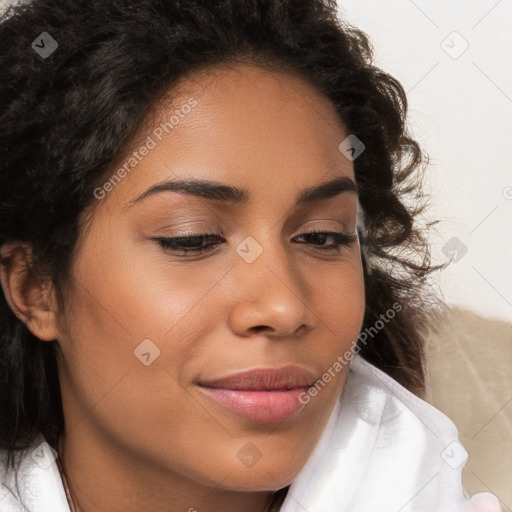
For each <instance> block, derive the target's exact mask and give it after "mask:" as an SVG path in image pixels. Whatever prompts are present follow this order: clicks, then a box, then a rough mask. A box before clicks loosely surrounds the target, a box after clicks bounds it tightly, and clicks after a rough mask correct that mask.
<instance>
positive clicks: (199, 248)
mask: <svg viewBox="0 0 512 512" xmlns="http://www.w3.org/2000/svg"><path fill="white" fill-rule="evenodd" d="M305 238H308V239H310V240H312V243H309V244H308V245H314V246H317V247H316V248H317V249H318V250H320V251H331V252H338V253H339V252H341V250H342V248H343V247H344V246H349V245H352V244H353V243H355V242H356V241H357V235H354V234H348V233H338V232H335V231H321V230H313V231H310V232H309V233H304V234H303V235H299V236H297V237H295V240H297V239H305ZM329 238H331V239H332V240H333V241H334V242H333V243H331V244H330V245H329V246H325V241H326V240H327V239H329ZM154 240H155V241H156V242H158V243H159V244H160V246H161V247H162V248H163V249H164V250H166V251H171V252H177V253H181V254H190V253H193V254H203V253H207V252H210V251H212V250H213V249H214V248H215V247H216V246H217V245H219V244H220V243H223V242H225V241H226V239H225V238H224V237H223V236H222V235H221V234H219V233H202V234H200V233H198V234H191V235H187V236H179V237H172V238H169V237H157V238H154ZM208 242H209V243H208ZM306 243H307V242H306Z"/></svg>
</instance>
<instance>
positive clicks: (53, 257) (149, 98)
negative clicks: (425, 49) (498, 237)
mask: <svg viewBox="0 0 512 512" xmlns="http://www.w3.org/2000/svg"><path fill="white" fill-rule="evenodd" d="M42 32H47V33H49V34H50V35H51V36H52V37H53V38H54V39H55V40H56V41H57V42H58V48H57V50H56V51H54V52H53V53H52V54H51V55H50V56H48V57H47V58H42V57H41V56H40V55H38V53H36V51H34V49H33V48H31V43H32V41H34V40H35V38H37V37H38V35H39V34H41V33H42ZM0 39H1V40H2V47H1V49H0V69H1V70H2V73H3V75H4V78H3V80H2V81H1V84H0V98H1V99H0V246H1V245H3V244H5V243H7V242H9V241H25V242H27V243H29V244H30V245H31V247H32V248H33V262H32V263H33V269H34V271H38V272H42V273H44V274H45V275H47V276H50V277H51V279H52V280H53V282H54V283H55V284H56V286H57V290H60V291H62V290H63V286H64V284H65V283H66V279H67V278H68V277H69V270H70V264H71V262H72V258H73V254H74V250H75V248H76V241H77V238H78V235H79V232H80V226H81V224H80V221H81V214H82V213H83V212H84V210H85V209H86V207H87V206H88V205H90V204H91V202H92V201H94V196H93V189H94V187H95V186H96V184H97V183H98V182H101V181H102V179H103V178H104V176H106V171H107V170H108V169H109V168H110V166H111V164H112V162H114V161H115V160H116V159H117V158H118V157H119V155H120V154H121V153H122V151H123V150H124V148H126V147H128V146H129V144H130V142H131V141H132V140H133V137H134V136H136V134H137V132H138V130H139V129H140V128H141V126H143V124H144V122H145V120H146V119H147V117H148V115H149V112H150V111H151V110H152V109H153V108H154V106H155V103H156V102H157V99H159V98H161V97H162V95H163V94H164V93H165V92H166V91H171V93H172V87H173V85H174V84H175V83H176V82H177V81H178V79H180V78H182V77H183V76H184V75H185V74H189V73H191V72H193V71H196V70H199V69H204V68H207V67H212V66H214V67H222V66H225V65H230V64H233V63H249V64H255V65H257V66H260V67H261V68H264V69H274V70H276V69H277V70H280V71H282V72H290V73H294V74H297V75H299V76H301V77H302V78H303V79H305V80H307V81H308V82H309V83H311V84H312V85H313V86H315V87H316V88H317V89H318V90H319V91H321V92H322V93H323V94H324V95H325V96H326V97H327V98H329V99H330V101H331V102H332V104H333V105H334V106H335V107H336V109H337V112H338V113H339V116H340V118H341V120H342V121H343V123H344V124H345V126H346V128H347V130H348V133H350V134H354V135H356V136H357V137H358V138H359V139H360V140H361V141H363V143H364V144H365V146H366V148H365V151H364V152H363V153H362V154H361V155H360V156H359V157H358V158H357V159H356V160H354V162H353V163H354V172H355V178H356V183H357V188H358V196H359V202H360V205H361V208H362V213H363V221H364V222H363V224H362V225H360V226H359V234H360V239H361V244H362V256H363V266H364V276H365V293H366V312H365V317H364V322H363V329H370V328H371V327H372V326H374V324H375V323H376V322H378V321H379V318H380V317H381V315H382V313H384V312H385V311H386V310H389V308H390V307H391V305H392V304H395V303H399V304H400V305H401V306H402V307H401V309H400V311H397V312H396V315H395V316H394V317H393V318H392V319H391V320H389V321H388V322H386V323H385V324H384V326H383V328H381V329H379V330H378V332H376V333H375V334H372V336H371V339H369V340H368V341H367V342H366V343H365V344H364V345H360V346H359V349H360V354H361V355H362V357H364V358H365V359H366V360H367V361H369V362H370V363H372V364H374V365H375V366H377V367H378V368H380V369H382V370H383V371H384V372H386V373H388V374H389V375H390V376H392V377H393V378H394V379H396V380H397V381H398V382H399V383H401V384H402V385H404V386H405V387H406V388H408V389H410V390H411V391H413V392H415V393H416V394H418V395H421V394H422V393H423V391H424V376H425V368H424V362H423V361H424V357H423V336H422V331H423V329H424V327H425V326H426V320H427V316H428V312H429V310H431V309H432V308H434V307H435V304H436V300H437V298H436V297H435V296H434V294H433V292H432V290H431V287H430V285H429V282H428V279H427V278H428V275H429V274H430V273H431V272H432V271H433V270H434V269H437V268H438V267H434V266H432V265H431V262H430V250H429V246H428V244H427V240H426V235H425V231H424V230H425V228H426V227H428V226H429V224H425V225H422V226H420V225H419V224H418V221H419V220H421V217H422V216H421V213H422V211H423V209H424V208H425V206H426V200H425V195H424V193H422V179H421V178H422V175H423V171H424V169H425V167H426V164H427V162H426V158H425V157H424V156H423V154H422V151H421V149H420V146H419V145H418V143H417V142H416V141H415V140H413V139H412V138H411V136H410V135H409V133H408V131H407V126H406V115H407V99H406V94H405V91H404V89H403V87H402V86H401V85H400V83H399V82H398V81H397V80H396V79H395V78H393V77H392V76H390V75H389V74H387V73H385V72H384V71H382V70H381V69H379V68H378V67H376V66H375V65H374V64H373V55H372V47H371V44H370V42H369V39H368V37H367V36H366V35H365V34H364V33H363V32H361V31H360V30H358V29H356V28H354V27H352V26H350V25H349V24H348V23H346V22H345V21H344V20H343V19H341V18H340V17H339V14H338V8H337V6H336V3H335V2H334V1H332V0H323V1H322V0H109V1H108V2H105V1H104V0H33V1H32V2H29V3H24V4H18V5H14V6H11V7H10V8H9V9H8V10H7V12H6V13H5V14H4V15H3V19H2V22H1V25H0ZM340 142H341V141H340ZM2 264H4V265H9V261H8V259H4V260H3V261H2ZM59 293H60V292H59ZM62 299H63V297H62ZM62 299H61V300H62ZM381 323H382V322H381ZM374 330H376V329H374ZM0 347H1V351H2V358H1V368H0V370H1V380H2V381H3V383H4V384H3V385H2V388H1V391H0V414H1V421H0V447H1V448H2V449H5V450H7V452H8V453H9V462H8V464H12V461H13V458H12V457H11V456H12V455H13V454H14V453H15V452H19V451H20V450H23V449H26V448H27V447H28V445H29V444H30V443H31V442H32V441H33V439H34V437H35V435H36V434H37V433H38V432H41V433H42V434H43V435H44V436H45V438H46V440H47V441H48V442H49V443H50V445H52V446H56V445H57V441H58V438H59V436H60V434H61V433H62V431H63V428H64V421H63V411H62V403H61V396H60V388H59V381H58V364H57V359H56V354H57V351H58V350H59V344H58V341H57V340H54V341H53V342H50V343H48V342H45V343H42V342H41V341H40V340H38V339H37V338H36V337H35V336H34V335H33V334H31V332H30V331H29V330H28V329H27V327H26V326H25V324H24V323H23V322H21V321H20V319H18V317H17V316H16V315H15V314H14V313H13V311H12V310H11V309H10V308H9V306H8V303H7V301H6V299H5V297H4V296H3V295H1V296H0ZM284 495H285V492H278V493H276V494H275V496H274V504H273V507H274V508H273V510H278V507H279V503H280V502H281V501H282V500H283V499H284Z"/></svg>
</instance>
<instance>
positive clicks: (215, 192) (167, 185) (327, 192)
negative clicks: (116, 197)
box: [126, 176, 357, 209]
mask: <svg viewBox="0 0 512 512" xmlns="http://www.w3.org/2000/svg"><path fill="white" fill-rule="evenodd" d="M160 192H179V193H182V194H187V195H190V196H195V197H201V198H203V199H209V200H214V201H222V202H224V203H230V204H245V203H247V202H248V201H249V193H248V191H247V190H246V189H243V188H238V187H234V186H229V185H224V184H222V183H218V182H215V181H208V180H200V179H192V178H189V179H185V180H172V181H164V182H162V183H157V184H156V185H153V186H152V187H150V188H148V189H147V190H146V191H145V192H143V193H142V194H141V195H139V196H138V197H137V198H135V199H134V200H132V201H130V203H128V205H127V206H126V209H127V208H130V207H131V206H133V205H134V204H135V203H139V202H141V201H143V200H144V199H146V198H147V197H149V196H152V195H155V194H158V193H160ZM344 192H349V193H352V194H357V186H356V184H355V182H354V181H353V180H352V179H350V178H348V177H346V176H340V177H337V178H334V179H332V180H330V181H326V182H324V183H320V184H319V185H315V186H314V187H309V188H305V189H303V190H301V191H300V192H299V194H298V196H297V199H296V202H295V207H298V206H304V205H306V204H310V203H313V202H316V201H320V200H322V199H328V198H330V197H334V196H337V195H339V194H342V193H344Z"/></svg>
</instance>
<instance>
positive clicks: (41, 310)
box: [0, 242, 57, 341]
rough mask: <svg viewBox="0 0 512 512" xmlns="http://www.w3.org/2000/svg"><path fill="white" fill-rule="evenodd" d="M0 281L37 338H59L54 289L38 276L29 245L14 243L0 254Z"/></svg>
mask: <svg viewBox="0 0 512 512" xmlns="http://www.w3.org/2000/svg"><path fill="white" fill-rule="evenodd" d="M0 256H1V259H0V279H1V283H2V288H3V291H4V294H5V298H6V300H7V302H8V304H9V306H10V308H11V309H12V311H13V312H14V314H15V315H16V316H17V317H18V318H19V319H20V320H21V321H22V322H23V323H24V324H25V325H26V326H27V328H28V329H29V330H30V331H31V332H32V334H34V336H36V337H37V338H39V339H41V340H44V341H52V340H54V339H56V338H57V316H56V306H57V303H56V300H55V294H54V288H53V285H52V283H51V282H50V280H49V278H44V277H42V276H41V275H38V273H37V272H36V269H35V268H34V265H33V258H32V249H31V246H30V244H27V243H24V242H12V243H9V244H5V245H3V246H2V248H1V250H0Z"/></svg>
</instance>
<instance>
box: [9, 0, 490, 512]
mask: <svg viewBox="0 0 512 512" xmlns="http://www.w3.org/2000/svg"><path fill="white" fill-rule="evenodd" d="M0 30H1V35H2V41H3V46H2V50H1V57H0V65H1V68H2V69H3V70H4V72H5V74H6V80H5V81H3V83H2V95H1V96H2V107H1V113H0V116H1V121H2V122H1V126H2V129H1V145H0V147H1V148H2V158H1V159H0V161H1V166H2V167H1V170H0V180H1V185H0V189H1V192H0V194H1V195H0V209H1V216H0V218H1V224H0V226H1V227H0V245H1V246H2V272H1V278H2V288H3V291H4V296H3V298H2V302H1V306H0V307H1V308H2V311H1V315H0V316H1V324H0V336H1V343H2V353H3V360H2V363H3V368H2V378H3V381H4V383H5V385H4V386H3V388H2V392H1V398H0V400H1V402H0V404H1V410H2V422H1V434H0V439H1V443H2V449H3V452H2V456H3V459H2V460H3V473H2V482H3V485H4V487H3V489H4V496H3V498H2V501H0V510H2V512H4V511H9V512H10V511H11V510H24V509H25V507H26V509H28V510H33V511H46V510H48V511H50V510H51V511H52V512H57V511H58V512H61V511H62V512H64V511H69V510H76V511H80V512H89V511H107V510H108V511H118V510H119V511H121V510H123V511H125V512H126V511H141V510H151V511H169V510H176V511H178V510H183V511H186V510H188V511H189V512H192V511H200V512H203V511H220V510H222V511H224V512H226V511H227V512H230V511H233V512H234V511H244V512H253V511H254V512H255V511H269V510H270V511H277V510H281V511H285V512H290V511H296V510H297V511H298V510H307V511H309V512H313V511H319V510H322V511H331V510H332V511H335V510H336V511H340V510H358V511H359V510H365V511H370V510H372V511H373V510H379V511H382V510H390V511H391V510H393V511H396V510H420V509H421V510H436V511H440V510H450V511H455V510H457V511H458V510H463V509H464V510H466V509H467V510H476V509H478V510H484V508H485V507H484V505H482V503H481V502H482V499H484V501H485V500H487V502H488V503H490V504H491V505H492V506H491V508H490V510H498V508H497V504H496V499H495V498H493V497H492V496H491V495H486V494H485V495H484V494H482V495H477V496H476V499H472V500H471V501H468V500H467V499H466V498H465V497H464V496H463V491H462V484H461V473H460V472H461V466H462V465H463V463H464V449H463V448H462V446H461V445H460V443H458V441H457V432H456V429H455V427H454V425H453V424H452V423H451V422H450V420H448V418H446V417H445V416H444V415H442V414H441V413H440V412H439V411H437V410H435V409H434V408H432V407H430V406H428V405H427V404H426V403H425V402H423V401H422V400H421V398H420V397H421V395H422V392H423V389H424V372H425V369H424V366H423V351H422V337H421V331H422V329H423V327H424V326H425V324H426V321H427V317H428V310H429V309H431V308H432V307H433V306H434V305H435V302H434V301H435V297H433V296H432V294H431V293H429V292H428V289H427V288H426V287H425V284H426V278H427V276H428V274H429V272H431V271H432V270H433V267H431V266H430V263H429V252H428V246H427V244H426V241H425V238H424V234H423V233H422V232H421V230H420V229H419V228H418V226H417V225H416V222H415V218H416V217H417V216H418V214H419V213H420V212H421V211H422V208H423V206H422V205H420V204H419V203H418V197H419V196H418V192H419V190H420V175H421V169H422V157H421V151H420V148H419V147H418V145H417V143H416V142H415V141H413V140H412V139H411V138H410V137H409V136H408V134H407V131H406V126H405V117H406V112H407V102H406V98H405V95H404V91H403V89H402V87H401V86H400V84H399V83H398V82H397V81H396V80H394V79H393V78H392V77H391V76H389V75H387V74H386V73H384V72H383V71H381V70H379V69H377V68H375V67H373V66H372V64H371V50H370V45H369V42H368V40H367V39H366V37H365V35H364V34H363V33H361V32H359V31H358V30H356V29H354V28H352V27H350V26H348V25H345V24H341V22H339V21H338V20H337V18H336V5H335V4H334V3H331V2H322V1H320V0H308V1H307V2H304V1H300V0H287V1H282V0H265V1H262V0H258V1H256V0H222V1H221V0H217V1H212V0H198V1H192V0H188V1H168V0H146V1H142V2H140V1H135V0H115V1H111V2H100V1H97V0H94V1H87V2H85V1H83V2H82V1H78V2H77V1H71V0H35V1H33V2H30V3H28V4H26V5H21V6H18V7H16V8H14V9H11V10H10V11H8V12H7V14H6V15H5V16H4V20H3V22H2V24H1V29H0ZM409 197H411V198H412V200H408V198H409Z"/></svg>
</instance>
